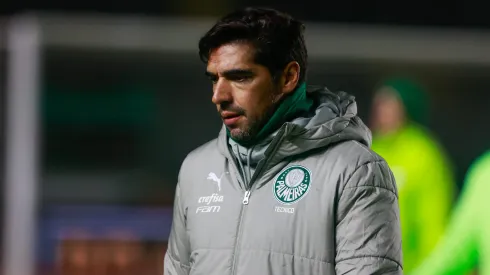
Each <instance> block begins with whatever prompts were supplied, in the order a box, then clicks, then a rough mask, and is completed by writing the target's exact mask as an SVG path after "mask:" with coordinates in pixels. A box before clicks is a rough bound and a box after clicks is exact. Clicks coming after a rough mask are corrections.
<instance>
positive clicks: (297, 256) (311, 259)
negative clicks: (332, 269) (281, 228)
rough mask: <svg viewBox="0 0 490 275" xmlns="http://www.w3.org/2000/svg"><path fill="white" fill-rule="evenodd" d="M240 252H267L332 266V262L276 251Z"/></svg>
mask: <svg viewBox="0 0 490 275" xmlns="http://www.w3.org/2000/svg"><path fill="white" fill-rule="evenodd" d="M242 250H246V251H263V252H269V253H272V254H281V255H288V256H291V257H293V258H300V259H304V260H309V261H313V262H321V263H325V264H333V262H330V261H325V260H321V259H314V258H308V257H304V256H299V255H294V254H291V253H284V252H276V251H272V250H266V249H242Z"/></svg>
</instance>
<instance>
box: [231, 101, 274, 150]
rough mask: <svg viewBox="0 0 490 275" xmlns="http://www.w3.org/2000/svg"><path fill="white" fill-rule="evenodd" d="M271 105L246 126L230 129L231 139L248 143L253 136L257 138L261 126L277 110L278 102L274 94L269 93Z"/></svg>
mask: <svg viewBox="0 0 490 275" xmlns="http://www.w3.org/2000/svg"><path fill="white" fill-rule="evenodd" d="M270 100H271V102H272V103H271V105H270V106H269V108H268V109H267V110H266V112H264V114H263V115H262V116H261V117H259V118H257V119H254V120H250V121H249V124H248V125H247V128H245V129H234V130H232V131H230V136H231V138H232V139H233V140H235V141H237V142H239V143H250V142H252V141H253V140H254V139H255V138H257V136H258V134H259V133H260V131H261V130H262V128H263V127H264V126H265V125H266V124H267V122H269V120H270V118H271V117H272V115H274V113H275V112H276V110H277V107H278V106H279V104H280V103H278V102H275V94H272V95H271V99H270Z"/></svg>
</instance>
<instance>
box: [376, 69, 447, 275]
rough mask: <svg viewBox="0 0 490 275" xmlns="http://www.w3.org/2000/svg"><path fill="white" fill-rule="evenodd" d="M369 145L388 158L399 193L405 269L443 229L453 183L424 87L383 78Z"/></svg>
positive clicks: (424, 253)
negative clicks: (430, 123) (434, 131)
mask: <svg viewBox="0 0 490 275" xmlns="http://www.w3.org/2000/svg"><path fill="white" fill-rule="evenodd" d="M373 107H374V108H373V115H372V129H373V145H372V149H373V150H374V151H375V152H376V153H378V154H380V155H381V156H382V157H383V158H384V159H386V161H387V162H388V164H389V166H390V168H391V169H392V171H393V174H394V176H395V179H396V183H397V188H398V191H399V194H400V196H399V198H400V217H401V220H400V222H401V229H402V230H401V231H402V241H403V266H404V268H403V270H404V271H405V273H409V272H410V271H412V270H413V268H415V267H416V266H418V265H419V264H420V263H421V262H422V261H423V260H424V259H425V258H426V257H427V256H428V255H429V254H430V252H431V251H432V249H433V248H434V246H435V245H436V244H437V241H438V239H439V238H440V237H441V236H442V234H443V233H444V228H445V226H446V224H447V220H448V218H449V214H450V212H451V208H452V203H453V199H454V193H455V189H456V184H455V181H454V177H453V174H452V172H451V171H452V170H453V169H452V167H451V166H450V164H449V163H450V162H449V160H448V158H447V156H446V154H445V152H444V150H443V148H442V146H441V145H440V144H439V142H438V141H437V140H436V139H435V138H434V137H433V135H432V134H431V133H430V131H429V130H427V129H425V128H424V127H423V126H422V125H424V124H425V125H426V124H427V120H428V112H429V107H428V98H427V94H426V92H425V90H424V89H423V88H422V87H421V86H420V85H419V84H417V83H415V82H414V81H412V80H410V79H406V78H392V79H388V80H387V81H384V82H383V83H382V84H381V85H380V86H379V89H377V91H376V93H375V97H374V106H373Z"/></svg>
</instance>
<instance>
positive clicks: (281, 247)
mask: <svg viewBox="0 0 490 275" xmlns="http://www.w3.org/2000/svg"><path fill="white" fill-rule="evenodd" d="M308 96H310V97H313V98H314V99H315V106H316V107H315V108H314V110H313V111H312V114H311V115H308V116H305V117H299V118H297V119H295V120H293V121H291V122H288V123H285V124H284V125H283V126H282V127H281V128H280V129H278V130H277V131H276V132H274V133H273V134H272V135H270V137H269V138H268V139H266V140H264V141H263V142H261V143H260V144H257V145H256V146H254V147H252V148H242V147H241V146H239V145H238V144H234V143H233V142H229V141H228V138H227V135H226V130H225V129H224V128H223V130H222V131H221V133H220V134H219V137H218V138H217V139H215V140H213V141H210V142H208V143H207V144H205V145H203V146H201V147H199V148H198V149H196V150H194V151H193V152H192V153H190V154H189V155H188V157H187V158H186V159H185V160H184V162H183V164H182V167H181V170H180V173H179V181H178V185H177V189H176V194H175V205H174V217H173V223H172V230H171V233H170V239H169V245H168V250H167V253H166V255H165V262H164V270H165V271H164V274H165V275H183V274H186V275H187V274H192V275H210V274H218V275H225V274H226V275H228V274H232V275H235V274H237V275H252V274H253V275H255V274H257V275H269V274H278V275H293V274H296V275H319V274H402V266H401V265H402V264H401V258H402V255H401V238H400V225H399V210H398V194H397V189H396V187H395V180H394V178H393V175H392V173H391V171H390V169H389V168H388V165H387V164H386V162H385V161H384V160H383V159H382V158H381V157H379V156H378V155H376V154H375V153H374V152H373V151H371V150H370V149H369V145H370V142H371V133H370V131H369V130H368V129H367V127H366V126H365V125H364V124H363V123H362V121H361V120H360V119H359V118H358V117H357V115H356V113H357V107H356V104H355V102H354V98H353V97H352V96H349V95H347V94H345V93H341V94H333V93H330V92H328V91H327V90H326V89H316V90H314V91H313V92H309V94H308Z"/></svg>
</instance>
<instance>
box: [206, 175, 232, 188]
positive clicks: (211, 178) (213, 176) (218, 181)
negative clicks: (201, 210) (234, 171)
mask: <svg viewBox="0 0 490 275" xmlns="http://www.w3.org/2000/svg"><path fill="white" fill-rule="evenodd" d="M225 174H228V172H224V173H223V174H221V176H220V177H219V178H218V176H216V174H215V173H213V172H211V173H209V175H208V177H207V179H208V180H212V181H213V182H215V183H216V185H217V186H218V192H221V178H223V176H224V175H225Z"/></svg>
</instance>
